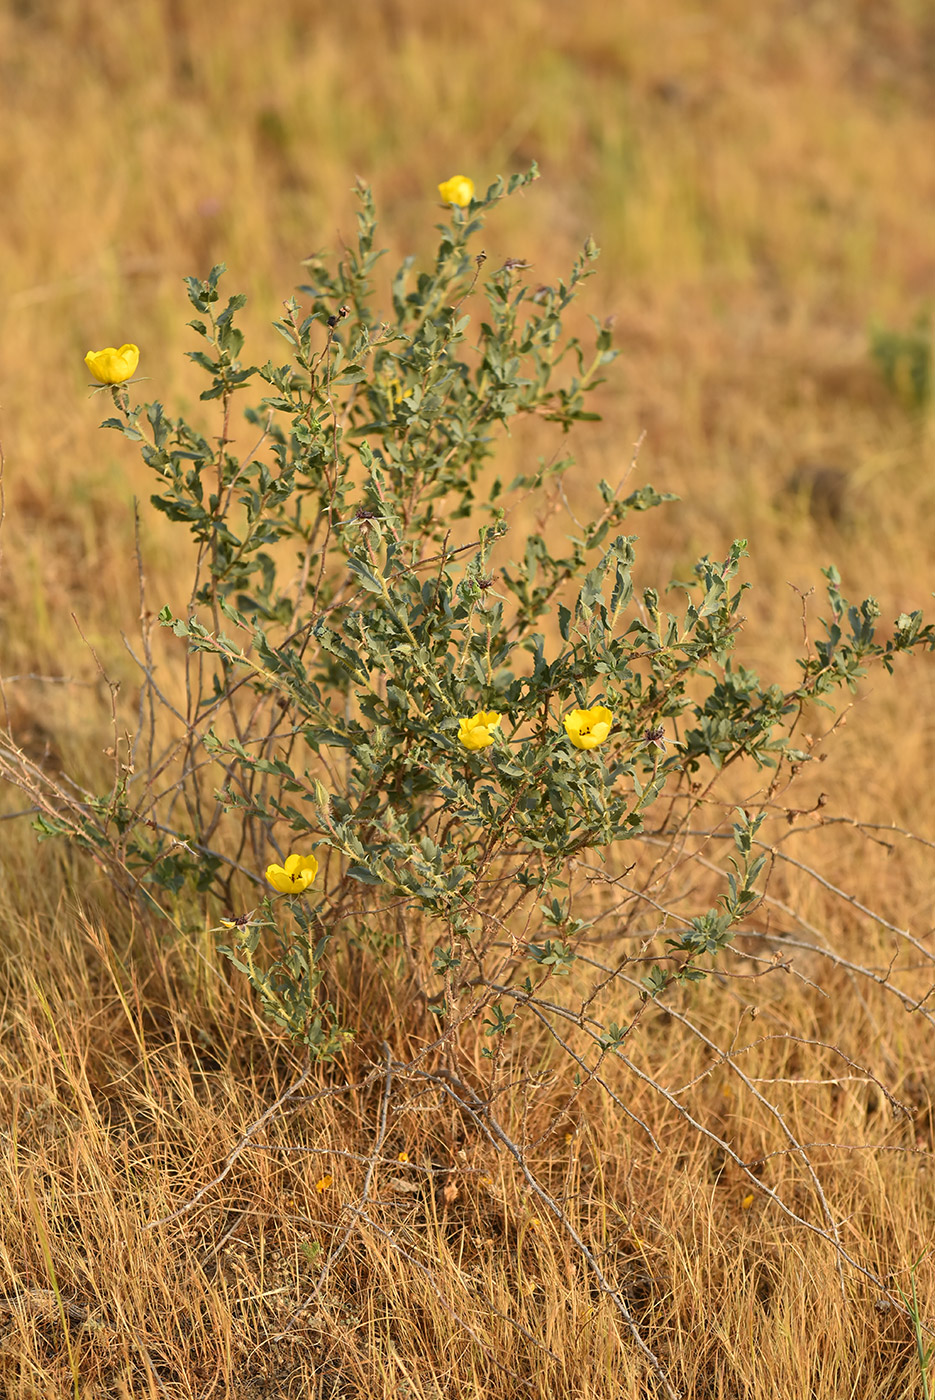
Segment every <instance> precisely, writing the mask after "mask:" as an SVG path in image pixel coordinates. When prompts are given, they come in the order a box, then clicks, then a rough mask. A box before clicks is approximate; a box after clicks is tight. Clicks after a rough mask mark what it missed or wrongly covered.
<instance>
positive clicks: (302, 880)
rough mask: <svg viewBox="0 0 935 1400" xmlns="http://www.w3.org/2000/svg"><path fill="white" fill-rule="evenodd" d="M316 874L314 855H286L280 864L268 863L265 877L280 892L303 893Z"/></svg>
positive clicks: (316, 866) (316, 865) (316, 863)
mask: <svg viewBox="0 0 935 1400" xmlns="http://www.w3.org/2000/svg"><path fill="white" fill-rule="evenodd" d="M317 874H318V861H317V860H316V859H315V857H314V856H300V855H291V856H286V859H285V861H284V862H283V864H282V865H268V866H267V867H266V878H267V880H268V881H269V882H270V884H271V885H272V887H273V889H274V890H278V891H279V893H280V894H304V893H305V891H306V890H307V889H308V887H309V885H310V884H311V883H312V881H313V880H314V878H315V876H316V875H317Z"/></svg>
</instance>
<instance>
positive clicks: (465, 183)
mask: <svg viewBox="0 0 935 1400" xmlns="http://www.w3.org/2000/svg"><path fill="white" fill-rule="evenodd" d="M438 193H439V194H440V195H441V197H442V202H443V203H444V204H457V206H458V208H459V209H466V208H467V206H468V205H469V204H470V202H471V200H472V199H473V198H474V181H473V180H471V179H469V178H468V176H467V175H452V177H451V179H450V180H442V182H441V184H440V185H439V187H438Z"/></svg>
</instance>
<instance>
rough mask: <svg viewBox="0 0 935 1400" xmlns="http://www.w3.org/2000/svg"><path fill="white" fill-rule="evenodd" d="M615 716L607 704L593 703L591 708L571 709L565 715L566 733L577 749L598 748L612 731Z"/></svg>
mask: <svg viewBox="0 0 935 1400" xmlns="http://www.w3.org/2000/svg"><path fill="white" fill-rule="evenodd" d="M613 722H614V717H613V715H612V714H611V712H610V710H608V709H607V707H606V705H592V706H591V708H590V710H569V712H568V714H567V715H566V716H565V733H566V734H567V735H568V737H569V739H570V740H571V742H572V743H573V744H574V746H575V748H576V749H596V748H597V746H598V744H603V742H604V740H605V739H606V738H607V736H608V734H609V733H610V726H611V725H612V724H613Z"/></svg>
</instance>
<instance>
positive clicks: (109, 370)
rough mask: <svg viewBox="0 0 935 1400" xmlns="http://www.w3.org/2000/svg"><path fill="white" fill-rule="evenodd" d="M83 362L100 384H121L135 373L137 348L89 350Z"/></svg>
mask: <svg viewBox="0 0 935 1400" xmlns="http://www.w3.org/2000/svg"><path fill="white" fill-rule="evenodd" d="M84 362H85V364H86V365H87V367H88V369H89V370H90V371H91V373H92V374H93V375H94V378H95V379H97V380H99V381H100V383H101V384H122V383H123V381H124V380H125V379H129V378H130V377H131V376H132V375H134V374H135V373H136V367H137V365H138V364H139V362H140V351H139V346H137V345H121V347H120V349H119V350H115V349H114V347H113V346H112V345H108V346H107V349H106V350H89V351H88V353H87V354H86V355H85V357H84Z"/></svg>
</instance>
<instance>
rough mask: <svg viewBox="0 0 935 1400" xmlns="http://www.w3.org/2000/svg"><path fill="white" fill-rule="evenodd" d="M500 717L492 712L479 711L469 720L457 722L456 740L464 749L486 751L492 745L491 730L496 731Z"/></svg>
mask: <svg viewBox="0 0 935 1400" xmlns="http://www.w3.org/2000/svg"><path fill="white" fill-rule="evenodd" d="M500 719H501V716H500V715H498V714H497V713H496V711H494V710H481V712H480V714H476V715H471V717H470V719H459V720H458V739H459V741H460V743H461V745H462V746H463V747H464V748H466V749H471V750H475V749H486V747H487V745H488V744H492V743H493V735H492V734H491V732H490V731H491V730H492V729H496V727H497V725H498V724H499V723H500Z"/></svg>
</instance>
